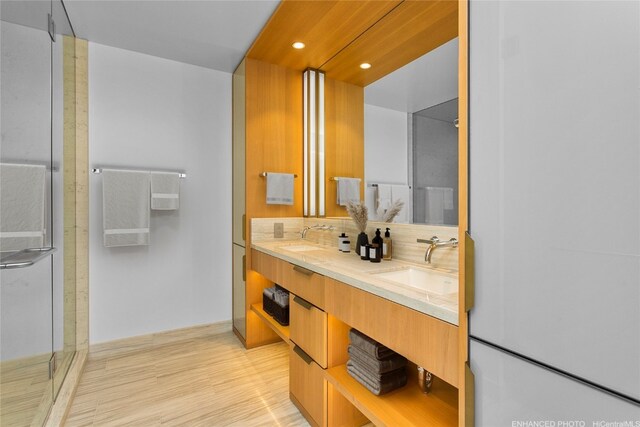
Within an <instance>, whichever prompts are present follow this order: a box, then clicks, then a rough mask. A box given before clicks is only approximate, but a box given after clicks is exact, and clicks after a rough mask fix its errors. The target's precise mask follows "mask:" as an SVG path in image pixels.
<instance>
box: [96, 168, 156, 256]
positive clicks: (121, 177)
mask: <svg viewBox="0 0 640 427" xmlns="http://www.w3.org/2000/svg"><path fill="white" fill-rule="evenodd" d="M149 189H150V174H149V172H141V171H120V170H112V169H104V170H103V172H102V210H103V218H102V220H103V226H104V245H105V246H107V247H112V246H137V245H148V244H149V222H150V221H149V214H150V209H149Z"/></svg>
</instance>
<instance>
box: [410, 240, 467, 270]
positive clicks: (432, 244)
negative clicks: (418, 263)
mask: <svg viewBox="0 0 640 427" xmlns="http://www.w3.org/2000/svg"><path fill="white" fill-rule="evenodd" d="M417 242H418V243H426V244H428V245H429V246H427V252H426V253H425V254H424V260H425V262H426V263H427V264H431V254H432V253H433V251H434V249H435V248H446V247H451V248H457V247H458V239H456V238H455V237H452V238H451V239H449V240H447V241H445V242H442V241H440V239H438V236H433V237H432V238H431V239H418V240H417Z"/></svg>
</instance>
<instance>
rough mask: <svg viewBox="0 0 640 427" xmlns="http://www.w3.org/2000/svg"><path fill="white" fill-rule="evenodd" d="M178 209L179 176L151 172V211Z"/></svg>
mask: <svg viewBox="0 0 640 427" xmlns="http://www.w3.org/2000/svg"><path fill="white" fill-rule="evenodd" d="M179 207H180V175H179V174H178V173H176V172H151V209H153V210H163V211H171V210H177V209H178V208H179Z"/></svg>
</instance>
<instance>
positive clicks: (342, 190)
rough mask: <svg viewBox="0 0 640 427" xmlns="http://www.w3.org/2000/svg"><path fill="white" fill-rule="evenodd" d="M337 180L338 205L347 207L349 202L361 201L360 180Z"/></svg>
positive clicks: (340, 178)
mask: <svg viewBox="0 0 640 427" xmlns="http://www.w3.org/2000/svg"><path fill="white" fill-rule="evenodd" d="M336 180H337V183H338V191H336V195H337V200H336V203H338V204H339V205H340V206H347V202H359V201H360V178H343V177H336Z"/></svg>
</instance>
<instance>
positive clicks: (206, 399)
mask: <svg viewBox="0 0 640 427" xmlns="http://www.w3.org/2000/svg"><path fill="white" fill-rule="evenodd" d="M288 371H289V348H288V346H287V345H286V344H285V343H278V344H272V345H268V346H264V347H260V348H256V349H252V350H245V349H244V347H243V346H242V345H241V344H240V342H239V341H238V339H237V338H236V337H235V336H234V335H233V333H232V332H224V333H219V334H215V335H209V336H205V337H200V338H198V337H196V338H188V339H186V340H182V341H175V342H168V343H158V344H152V345H148V346H145V347H144V348H133V349H129V350H127V351H124V352H122V351H120V352H99V353H91V354H90V356H89V360H88V362H87V365H86V368H85V371H84V374H83V375H82V379H81V381H80V384H79V386H78V390H77V392H76V396H75V399H74V401H73V404H72V407H71V410H70V413H69V417H68V418H67V423H66V424H65V425H66V426H67V427H74V426H91V425H93V426H135V427H144V426H242V427H249V426H308V425H309V424H308V423H307V422H306V420H305V419H304V418H303V417H302V415H301V414H300V412H299V411H298V410H297V409H296V408H295V406H294V405H293V404H292V403H291V401H290V400H289V380H288V378H289V372H288Z"/></svg>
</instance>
